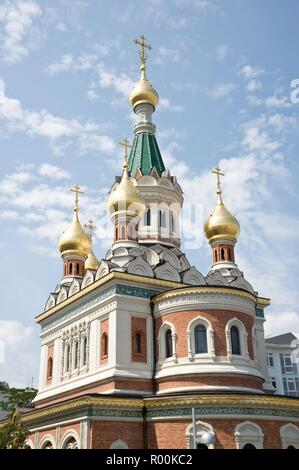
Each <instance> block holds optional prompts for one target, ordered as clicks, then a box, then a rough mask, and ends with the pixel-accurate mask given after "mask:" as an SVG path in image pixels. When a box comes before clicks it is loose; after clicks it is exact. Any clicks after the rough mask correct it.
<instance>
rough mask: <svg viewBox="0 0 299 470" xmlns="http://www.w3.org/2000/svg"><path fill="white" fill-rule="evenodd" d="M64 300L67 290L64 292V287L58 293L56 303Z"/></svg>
mask: <svg viewBox="0 0 299 470" xmlns="http://www.w3.org/2000/svg"><path fill="white" fill-rule="evenodd" d="M65 299H67V290H66V288H65V287H62V288H61V289H60V292H59V294H58V297H57V303H58V304H59V303H60V302H62V301H63V300H65Z"/></svg>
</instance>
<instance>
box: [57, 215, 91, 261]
mask: <svg viewBox="0 0 299 470" xmlns="http://www.w3.org/2000/svg"><path fill="white" fill-rule="evenodd" d="M58 248H59V251H60V253H61V256H62V257H64V256H82V257H83V258H87V256H88V254H89V253H90V250H91V238H90V237H89V236H88V235H87V234H86V232H85V231H84V229H83V227H82V225H81V224H80V222H79V218H78V209H75V215H74V220H73V222H72V224H71V225H70V226H69V228H68V229H67V230H66V231H65V232H64V233H63V234H62V236H61V237H60V240H59V243H58Z"/></svg>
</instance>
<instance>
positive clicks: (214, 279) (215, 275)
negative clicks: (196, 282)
mask: <svg viewBox="0 0 299 470" xmlns="http://www.w3.org/2000/svg"><path fill="white" fill-rule="evenodd" d="M206 283H207V284H208V285H212V286H229V282H228V280H227V279H226V278H225V277H224V276H222V274H220V272H219V271H210V272H209V274H208V275H207V277H206Z"/></svg>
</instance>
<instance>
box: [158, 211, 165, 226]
mask: <svg viewBox="0 0 299 470" xmlns="http://www.w3.org/2000/svg"><path fill="white" fill-rule="evenodd" d="M159 225H160V227H163V228H165V226H166V217H165V211H159Z"/></svg>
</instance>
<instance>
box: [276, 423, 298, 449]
mask: <svg viewBox="0 0 299 470" xmlns="http://www.w3.org/2000/svg"><path fill="white" fill-rule="evenodd" d="M279 433H280V439H281V445H282V448H283V449H287V448H288V447H289V446H292V447H295V449H299V428H298V427H297V426H295V425H294V424H292V423H288V424H284V425H283V426H281V428H280V431H279Z"/></svg>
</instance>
